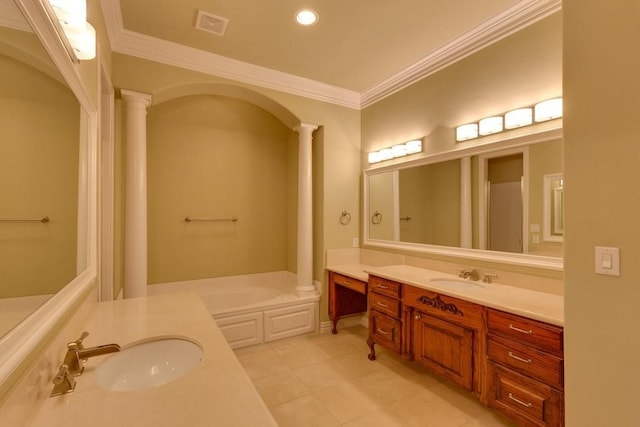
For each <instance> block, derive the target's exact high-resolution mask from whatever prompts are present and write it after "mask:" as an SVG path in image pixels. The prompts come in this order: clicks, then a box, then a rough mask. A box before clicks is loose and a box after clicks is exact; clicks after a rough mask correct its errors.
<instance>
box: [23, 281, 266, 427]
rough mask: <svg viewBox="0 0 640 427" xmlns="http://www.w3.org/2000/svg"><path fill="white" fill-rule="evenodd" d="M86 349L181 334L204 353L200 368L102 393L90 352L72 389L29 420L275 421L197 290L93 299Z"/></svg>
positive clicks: (53, 422) (107, 423)
mask: <svg viewBox="0 0 640 427" xmlns="http://www.w3.org/2000/svg"><path fill="white" fill-rule="evenodd" d="M86 330H87V331H89V333H90V335H89V336H88V337H87V338H86V339H85V341H84V345H85V347H91V346H96V345H102V344H108V343H117V344H120V345H121V346H122V347H123V348H126V347H127V346H128V345H131V344H133V343H136V342H139V341H143V340H148V339H149V338H150V337H158V336H165V337H185V338H188V339H190V340H192V341H195V342H197V343H198V344H199V345H200V347H202V350H203V356H202V360H201V362H200V364H199V366H198V367H196V368H195V369H193V370H192V371H191V372H189V373H188V374H186V375H185V376H183V377H182V378H179V379H177V380H175V381H173V382H170V383H167V384H164V385H162V386H159V387H155V388H150V389H146V390H140V391H127V392H114V391H106V390H103V389H101V388H99V386H98V385H97V384H96V380H95V368H96V367H97V366H98V365H99V364H100V363H101V362H103V361H105V360H106V359H107V358H108V357H110V356H109V355H107V356H99V357H94V358H91V359H89V360H88V362H87V363H86V365H85V372H84V373H83V374H82V375H81V376H79V377H76V381H77V385H76V389H75V391H74V392H72V393H69V394H65V395H62V396H57V397H52V398H48V399H46V402H45V404H44V405H43V407H42V408H41V409H40V410H39V411H38V413H37V414H34V415H33V417H32V421H33V423H32V425H55V426H57V425H60V426H62V425H74V426H75V425H91V426H94V427H98V426H114V425H136V426H179V425H184V426H187V425H188V426H212V425H220V426H276V425H277V424H276V422H275V420H274V419H273V417H272V416H271V413H270V412H269V410H268V408H267V407H266V405H265V404H264V402H263V401H262V399H261V397H260V395H259V394H258V392H257V391H256V389H255V388H254V386H253V384H252V382H251V380H250V379H249V377H248V376H247V374H246V372H245V371H244V369H243V367H242V365H241V364H240V362H239V361H238V359H237V358H236V356H235V354H234V353H233V351H232V350H231V348H230V347H229V345H228V344H227V342H226V340H225V338H224V336H223V335H222V333H221V332H220V330H219V329H218V327H217V325H216V324H215V322H214V321H213V319H212V317H211V315H210V314H209V313H208V312H207V310H206V308H205V307H204V305H203V304H202V302H201V300H200V298H199V297H198V296H197V295H195V294H171V295H159V296H154V297H148V298H134V299H127V300H119V301H110V302H104V303H99V304H97V306H96V309H95V310H94V311H93V312H92V313H91V317H90V319H89V321H88V323H87V325H86Z"/></svg>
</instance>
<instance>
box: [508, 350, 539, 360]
mask: <svg viewBox="0 0 640 427" xmlns="http://www.w3.org/2000/svg"><path fill="white" fill-rule="evenodd" d="M509 357H510V358H512V359H516V360H519V361H520V362H524V363H533V360H531V359H523V358H522V357H518V356H516V355H515V354H513V353H512V352H509Z"/></svg>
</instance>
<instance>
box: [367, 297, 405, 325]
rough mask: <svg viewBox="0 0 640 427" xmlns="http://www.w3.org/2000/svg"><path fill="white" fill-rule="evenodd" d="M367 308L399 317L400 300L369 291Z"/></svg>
mask: <svg viewBox="0 0 640 427" xmlns="http://www.w3.org/2000/svg"><path fill="white" fill-rule="evenodd" d="M369 308H370V309H372V310H378V311H380V312H382V313H385V314H388V315H389V316H391V317H395V318H398V319H399V318H400V301H398V300H397V299H393V298H389V297H387V296H384V295H380V294H377V293H375V292H371V293H370V294H369Z"/></svg>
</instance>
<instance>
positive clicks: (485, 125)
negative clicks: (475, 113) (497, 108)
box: [478, 116, 504, 136]
mask: <svg viewBox="0 0 640 427" xmlns="http://www.w3.org/2000/svg"><path fill="white" fill-rule="evenodd" d="M478 129H479V130H478V133H479V134H480V136H485V135H491V134H492V133H498V132H502V131H503V129H504V127H503V117H502V116H494V117H487V118H486V119H482V120H480V122H479V123H478Z"/></svg>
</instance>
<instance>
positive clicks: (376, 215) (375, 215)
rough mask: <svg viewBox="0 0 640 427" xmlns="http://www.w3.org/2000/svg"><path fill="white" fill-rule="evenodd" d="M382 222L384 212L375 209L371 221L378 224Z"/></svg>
mask: <svg viewBox="0 0 640 427" xmlns="http://www.w3.org/2000/svg"><path fill="white" fill-rule="evenodd" d="M381 222H382V214H381V213H380V212H378V211H373V215H371V223H372V224H375V225H378V224H380V223H381Z"/></svg>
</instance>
